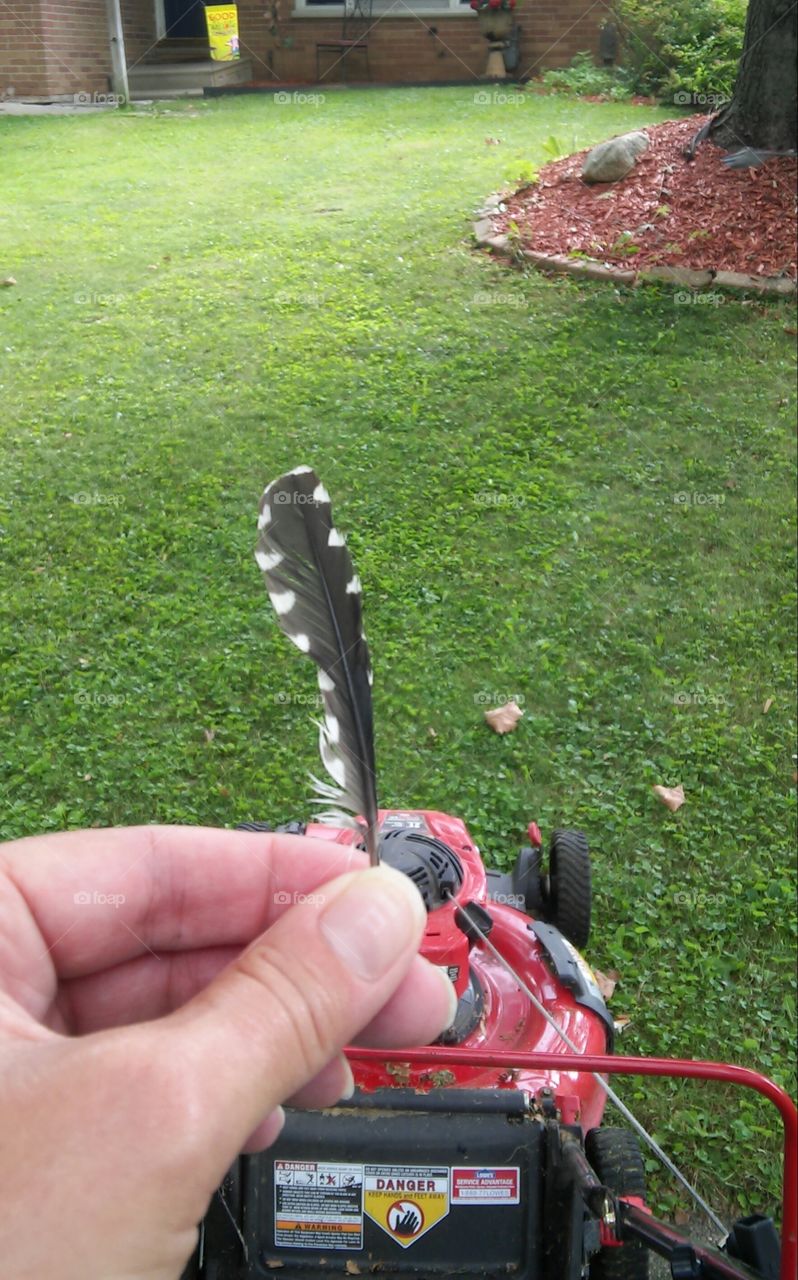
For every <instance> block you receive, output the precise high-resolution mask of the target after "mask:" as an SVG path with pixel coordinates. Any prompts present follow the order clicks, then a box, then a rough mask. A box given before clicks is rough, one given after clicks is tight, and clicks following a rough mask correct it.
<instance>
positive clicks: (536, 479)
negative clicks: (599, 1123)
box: [0, 88, 795, 1208]
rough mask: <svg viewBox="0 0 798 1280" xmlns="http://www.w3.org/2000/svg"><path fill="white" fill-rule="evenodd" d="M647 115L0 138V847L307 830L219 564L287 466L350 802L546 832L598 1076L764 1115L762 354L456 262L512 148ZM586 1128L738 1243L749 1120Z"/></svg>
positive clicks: (778, 904)
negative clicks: (641, 1055)
mask: <svg viewBox="0 0 798 1280" xmlns="http://www.w3.org/2000/svg"><path fill="white" fill-rule="evenodd" d="M664 117H665V113H664V112H660V111H657V110H655V109H652V108H641V107H632V106H629V105H615V104H585V103H583V102H579V101H577V100H575V99H568V98H560V97H558V98H556V99H550V98H542V97H529V98H525V99H524V100H523V101H522V102H521V103H519V104H514V103H503V102H493V103H492V104H491V105H488V106H485V105H480V104H479V103H476V102H475V101H474V92H473V91H472V90H467V89H459V88H458V89H440V90H406V91H393V90H391V91H349V92H327V93H326V95H325V96H324V100H323V101H322V102H319V103H317V104H315V105H314V104H311V103H301V102H293V103H291V104H289V105H280V104H279V103H276V102H275V101H274V99H273V98H272V97H271V96H268V97H266V96H264V97H239V98H231V99H225V100H215V101H213V102H211V103H199V104H180V105H175V106H170V107H169V108H168V109H167V108H160V109H156V110H149V111H144V110H140V111H136V112H135V114H134V113H128V112H124V113H118V114H111V115H102V116H97V117H93V118H82V117H81V118H71V117H70V118H51V119H45V118H37V119H24V118H23V119H20V118H17V119H5V120H3V119H2V118H0V147H2V149H3V153H4V159H3V176H4V182H5V190H6V198H5V201H4V203H3V207H2V209H1V210H0V278H2V277H3V276H5V275H13V276H14V277H15V278H16V280H17V286H16V287H15V288H7V289H3V290H0V309H1V311H2V321H1V322H0V323H1V324H2V338H1V340H0V385H1V386H2V397H3V406H4V412H3V415H2V425H1V426H0V442H1V443H2V455H1V456H2V477H3V482H2V486H1V491H0V502H2V510H1V511H0V529H1V532H2V539H3V544H2V576H3V593H2V605H1V606H0V607H1V608H2V614H1V615H0V638H1V641H2V690H1V691H0V726H1V731H2V742H3V750H2V772H1V773H0V797H1V804H0V835H2V836H5V837H11V836H17V835H24V834H29V833H32V832H36V831H41V830H59V829H62V828H65V827H80V826H85V825H91V824H93V825H105V824H111V823H133V822H142V821H143V822H149V821H154V820H158V821H162V822H186V823H208V824H221V825H229V824H233V823H235V822H238V821H242V820H245V819H253V818H258V819H274V820H276V821H281V820H285V819H288V818H292V817H302V816H305V815H306V814H307V795H308V784H307V781H306V771H307V770H308V769H310V768H313V767H314V766H315V751H316V736H317V735H316V731H315V729H314V728H313V725H312V724H311V717H312V714H313V708H312V707H311V706H310V705H309V695H310V694H311V693H312V691H313V690H314V689H315V679H314V673H313V671H312V669H311V668H310V666H309V665H308V664H307V663H306V662H304V661H303V660H302V659H301V658H300V657H299V655H298V654H296V653H295V651H294V650H293V649H291V648H290V646H289V645H288V644H287V642H286V641H285V640H284V638H283V637H282V636H281V635H280V633H279V632H278V630H277V627H276V625H275V623H274V620H273V618H272V616H271V611H270V607H269V605H268V600H267V598H266V596H265V593H264V590H263V587H262V584H261V581H260V576H259V574H258V572H257V570H256V567H255V564H254V561H253V559H252V548H253V543H254V533H255V515H256V508H257V503H258V499H259V496H260V492H261V490H262V488H263V486H264V484H265V483H266V482H267V481H269V480H270V479H272V478H273V477H274V476H275V475H277V474H278V473H279V472H280V471H281V470H282V469H285V468H289V467H292V466H294V465H296V464H298V463H301V462H308V463H312V464H314V465H315V466H316V468H317V470H318V471H319V472H320V474H321V475H322V477H323V479H324V481H325V484H326V485H327V487H328V488H329V490H330V491H331V493H332V495H333V498H334V502H335V509H336V512H337V519H338V523H339V524H340V525H341V527H342V528H343V529H344V530H345V531H347V532H348V533H349V536H350V544H351V546H352V550H353V553H354V556H355V559H356V562H357V565H358V568H359V571H360V576H361V578H362V580H363V583H364V588H365V598H366V609H367V622H368V632H369V638H370V642H371V646H372V652H373V659H374V664H375V668H376V681H375V715H376V724H377V748H378V761H379V769H380V793H381V799H382V803H383V804H384V805H386V806H387V805H398V806H408V807H409V806H426V807H435V808H440V809H446V810H450V811H452V812H454V813H456V814H459V815H461V816H462V817H463V818H464V819H465V820H466V821H467V823H468V824H469V825H470V827H471V830H472V832H473V833H474V835H475V837H476V839H477V840H478V842H479V844H480V845H481V846H482V847H483V849H484V850H485V852H486V854H487V856H488V858H489V860H490V861H491V862H493V863H497V864H498V863H500V864H504V865H506V864H508V863H509V862H510V860H511V859H512V858H513V857H514V855H515V851H516V849H517V847H518V846H519V845H520V844H521V843H523V839H524V833H525V827H526V824H527V822H528V821H529V819H530V818H533V817H534V818H536V819H537V820H538V821H539V823H540V824H541V826H542V827H543V828H544V832H545V831H548V830H550V829H551V828H552V827H554V826H557V825H568V826H578V827H582V828H583V829H584V830H585V831H586V832H587V833H588V836H589V839H590V841H591V845H592V847H593V849H594V864H595V880H596V902H595V908H594V919H595V925H594V934H593V939H592V942H591V946H590V949H589V956H590V958H591V959H592V960H593V962H594V963H595V964H596V965H598V966H599V968H601V969H602V970H607V969H610V968H614V969H616V970H618V972H619V973H620V982H619V985H618V989H617V991H616V994H615V996H614V998H613V1002H612V1005H613V1009H614V1010H615V1012H616V1014H624V1015H627V1016H629V1017H630V1018H631V1024H630V1026H629V1029H628V1030H627V1031H626V1033H625V1034H624V1037H623V1041H622V1047H623V1048H624V1049H625V1050H626V1051H628V1052H646V1053H663V1054H684V1055H694V1056H707V1057H710V1058H723V1059H732V1060H733V1061H736V1062H740V1063H743V1064H747V1065H750V1066H754V1067H758V1068H760V1069H762V1070H764V1071H765V1072H767V1073H769V1074H771V1075H772V1076H773V1077H775V1078H776V1079H777V1080H780V1081H782V1082H784V1083H787V1084H791V1076H790V1063H791V1060H792V1041H793V1036H794V1027H795V994H794V993H795V969H794V942H793V939H794V924H795V920H794V907H795V898H794V882H793V862H794V854H793V840H794V835H793V800H792V791H793V788H792V771H793V764H792V760H791V753H792V751H793V749H794V748H793V735H794V720H793V712H792V707H793V687H792V686H793V682H792V662H791V648H792V640H791V636H792V618H793V614H792V591H791V582H792V580H793V571H792V565H793V548H792V511H793V502H792V444H791V440H790V428H791V424H792V421H793V418H794V403H793V396H794V359H793V353H792V343H791V340H790V338H789V336H788V335H787V334H786V333H785V326H788V327H789V326H790V325H791V324H792V323H793V322H792V320H791V318H790V316H789V312H788V310H787V308H786V305H785V304H780V303H774V304H771V305H763V304H760V303H758V302H756V301H754V302H752V303H750V304H749V305H741V304H740V302H739V301H737V300H732V299H730V298H729V299H727V300H726V301H724V302H723V304H722V305H718V306H714V307H708V306H706V305H702V306H699V305H694V304H692V305H688V304H680V303H678V302H677V301H676V298H675V295H674V292H673V291H672V290H663V291H662V292H658V291H655V290H652V289H651V288H644V289H639V290H636V291H626V290H614V289H611V288H608V287H603V286H590V285H579V286H577V285H575V284H573V283H572V282H571V281H568V280H563V279H559V280H547V279H545V278H543V277H540V276H537V275H524V274H521V273H518V272H510V271H508V270H506V269H505V268H503V267H501V266H499V265H496V264H494V263H492V262H491V261H490V260H488V259H487V258H486V257H484V256H481V255H478V254H475V253H474V252H473V251H472V249H471V248H470V244H469V238H468V233H469V215H470V214H471V212H472V211H473V210H474V209H475V207H476V206H477V205H478V204H479V202H480V200H481V199H482V197H484V196H485V195H487V194H488V193H489V192H490V191H491V190H494V189H496V188H497V187H499V186H500V185H501V184H502V183H503V182H504V181H505V180H507V179H511V178H513V177H514V176H516V175H517V174H518V173H519V172H521V171H522V170H523V167H524V166H525V165H529V164H530V163H536V164H540V163H542V162H544V161H545V160H546V158H547V155H546V146H547V144H548V140H549V139H550V138H551V137H552V135H553V136H554V138H555V139H558V140H559V141H560V142H561V143H562V144H563V150H565V151H571V150H574V149H576V148H578V147H582V146H585V145H587V144H589V143H592V142H596V141H599V140H602V139H604V138H606V137H609V136H610V135H612V134H614V133H618V132H622V131H624V130H626V129H629V128H633V127H638V126H643V125H645V124H648V123H653V122H655V121H656V120H658V119H662V118H664ZM487 138H498V139H500V143H499V145H487V144H486V139H487ZM548 145H549V146H550V144H548ZM743 180H744V178H743V177H741V181H743ZM679 296H680V297H683V296H684V295H679ZM513 694H516V695H517V696H518V698H519V700H521V699H523V707H524V710H525V716H524V718H523V719H522V721H521V722H520V724H519V727H518V729H517V731H516V732H515V733H513V734H511V735H508V736H507V737H506V738H500V737H497V736H495V735H494V734H492V733H491V732H490V731H489V730H488V729H487V728H486V726H485V725H484V724H483V721H482V713H483V710H484V707H485V705H487V704H495V703H496V702H497V701H499V700H500V699H502V698H504V697H506V696H510V695H513ZM771 699H772V703H771V705H770V707H769V710H768V711H767V713H764V712H763V707H764V704H765V702H766V700H767V701H770V700H771ZM654 783H664V784H671V785H675V784H677V783H681V784H682V785H683V786H684V788H685V791H686V794H687V803H686V804H685V805H684V807H683V808H682V809H681V811H680V812H678V813H677V814H671V813H669V812H668V811H667V810H666V809H665V808H664V807H662V806H661V805H660V804H659V803H658V802H657V800H656V799H655V798H654V797H653V795H652V792H651V787H652V784H654ZM623 1093H624V1096H625V1098H626V1099H627V1100H628V1101H629V1102H630V1103H631V1104H632V1105H633V1106H634V1107H635V1108H636V1110H637V1111H638V1113H639V1115H640V1116H641V1118H642V1119H643V1120H644V1121H645V1122H646V1123H648V1124H649V1125H651V1126H652V1127H653V1129H654V1131H655V1132H656V1134H657V1136H658V1137H659V1139H660V1141H661V1142H662V1143H663V1144H664V1145H666V1146H667V1148H668V1149H669V1150H670V1152H671V1153H672V1154H673V1155H674V1156H675V1157H676V1158H677V1160H679V1161H680V1162H681V1163H682V1164H683V1165H684V1167H685V1169H686V1171H687V1172H688V1173H689V1175H690V1176H692V1177H694V1178H695V1179H696V1180H697V1181H698V1183H699V1184H700V1186H701V1187H702V1188H703V1189H704V1190H705V1191H707V1192H708V1193H709V1194H710V1195H711V1196H712V1197H713V1198H714V1199H715V1201H716V1202H717V1203H719V1204H722V1205H726V1206H730V1207H736V1206H738V1205H739V1206H743V1207H749V1206H751V1205H752V1204H756V1205H757V1206H758V1207H760V1208H763V1207H765V1206H766V1205H769V1206H773V1204H774V1201H775V1198H776V1195H777V1189H778V1181H779V1179H778V1141H777V1137H776V1127H777V1126H776V1125H775V1123H774V1117H773V1114H771V1113H770V1111H769V1110H768V1108H767V1107H766V1106H764V1105H763V1106H761V1107H760V1106H759V1104H758V1103H755V1102H752V1101H750V1100H747V1099H745V1098H740V1097H738V1096H737V1095H734V1096H733V1095H732V1094H731V1093H728V1094H727V1093H726V1092H725V1091H723V1090H711V1089H710V1088H709V1087H708V1086H707V1087H698V1086H695V1085H678V1084H669V1083H665V1082H660V1083H657V1084H653V1085H646V1086H645V1087H644V1086H642V1085H639V1084H636V1083H633V1082H626V1083H624V1085H623ZM657 1188H658V1194H659V1199H660V1204H661V1205H664V1207H666V1208H672V1207H674V1206H675V1204H676V1198H675V1196H674V1195H673V1194H672V1193H671V1192H669V1191H668V1190H667V1189H666V1185H665V1184H664V1183H662V1182H658V1183H657Z"/></svg>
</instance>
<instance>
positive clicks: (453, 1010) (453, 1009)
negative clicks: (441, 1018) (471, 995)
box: [436, 965, 460, 1031]
mask: <svg viewBox="0 0 798 1280" xmlns="http://www.w3.org/2000/svg"><path fill="white" fill-rule="evenodd" d="M436 968H437V965H436ZM438 973H439V974H440V975H441V981H442V982H443V983H445V985H446V996H447V998H448V1001H449V1015H448V1017H449V1020H448V1022H447V1023H446V1026H445V1027H444V1028H443V1029H444V1031H446V1030H447V1028H448V1027H450V1026H451V1025H452V1023H453V1022H454V1020H455V1018H456V1017H457V1008H458V1005H459V1004H460V1000H459V998H458V995H457V992H456V991H455V989H454V983H453V982H452V981H451V979H450V978H449V977H447V975H446V974H445V973H444V971H443V969H438Z"/></svg>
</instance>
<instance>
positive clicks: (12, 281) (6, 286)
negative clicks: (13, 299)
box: [0, 276, 17, 289]
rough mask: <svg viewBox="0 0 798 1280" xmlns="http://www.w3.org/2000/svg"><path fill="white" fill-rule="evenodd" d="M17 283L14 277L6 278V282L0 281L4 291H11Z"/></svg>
mask: <svg viewBox="0 0 798 1280" xmlns="http://www.w3.org/2000/svg"><path fill="white" fill-rule="evenodd" d="M16 283H17V282H16V280H15V279H14V277H13V276H6V278H5V280H0V285H2V287H3V288H4V289H11V288H12V287H13V286H14V285H15V284H16Z"/></svg>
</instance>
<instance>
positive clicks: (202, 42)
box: [143, 36, 209, 66]
mask: <svg viewBox="0 0 798 1280" xmlns="http://www.w3.org/2000/svg"><path fill="white" fill-rule="evenodd" d="M208 56H209V54H208V41H207V40H206V39H205V37H204V36H192V37H191V38H190V39H171V38H167V39H166V40H159V41H158V44H156V45H155V46H154V48H152V49H150V51H149V53H148V54H147V56H146V57H145V58H144V59H143V61H144V63H145V64H146V65H147V66H150V65H151V64H152V63H153V62H159V63H160V62H204V61H205V60H206V59H207V58H208Z"/></svg>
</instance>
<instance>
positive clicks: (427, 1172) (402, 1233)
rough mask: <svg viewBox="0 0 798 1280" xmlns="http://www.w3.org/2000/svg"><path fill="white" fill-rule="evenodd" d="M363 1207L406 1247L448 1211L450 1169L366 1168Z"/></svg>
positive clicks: (372, 1218) (426, 1166) (410, 1167)
mask: <svg viewBox="0 0 798 1280" xmlns="http://www.w3.org/2000/svg"><path fill="white" fill-rule="evenodd" d="M363 1209H364V1211H365V1212H366V1214H367V1215H368V1217H369V1218H371V1220H372V1222H376V1224H377V1226H378V1227H381V1228H382V1230H383V1231H385V1232H386V1233H387V1235H389V1236H390V1237H391V1239H392V1240H395V1241H396V1243H397V1244H399V1245H401V1246H402V1248H403V1249H407V1248H409V1247H410V1245H411V1244H415V1242H416V1240H420V1239H421V1237H422V1236H423V1235H426V1233H427V1232H428V1231H429V1230H431V1228H432V1227H434V1226H435V1224H436V1223H437V1222H440V1221H441V1219H442V1218H445V1217H446V1215H447V1214H448V1212H449V1170H448V1168H447V1167H446V1166H443V1167H442V1168H437V1167H430V1166H429V1165H422V1166H419V1167H412V1166H409V1165H377V1164H367V1165H365V1166H364V1168H363Z"/></svg>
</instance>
